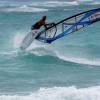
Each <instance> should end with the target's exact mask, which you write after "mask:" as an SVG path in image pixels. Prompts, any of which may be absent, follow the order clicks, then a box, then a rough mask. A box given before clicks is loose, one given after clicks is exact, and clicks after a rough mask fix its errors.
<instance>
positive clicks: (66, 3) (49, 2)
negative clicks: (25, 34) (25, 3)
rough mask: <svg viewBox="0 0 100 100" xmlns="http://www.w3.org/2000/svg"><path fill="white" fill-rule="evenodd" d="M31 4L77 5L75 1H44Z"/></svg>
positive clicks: (48, 5) (49, 5)
mask: <svg viewBox="0 0 100 100" xmlns="http://www.w3.org/2000/svg"><path fill="white" fill-rule="evenodd" d="M31 5H33V6H43V7H59V6H60V7H63V6H71V5H78V3H77V1H73V2H67V1H63V2H62V1H45V2H38V3H33V4H31Z"/></svg>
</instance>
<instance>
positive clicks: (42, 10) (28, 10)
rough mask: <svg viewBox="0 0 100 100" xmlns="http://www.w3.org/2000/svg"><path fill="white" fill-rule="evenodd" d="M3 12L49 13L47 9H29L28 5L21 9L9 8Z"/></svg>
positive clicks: (20, 7)
mask: <svg viewBox="0 0 100 100" xmlns="http://www.w3.org/2000/svg"><path fill="white" fill-rule="evenodd" d="M1 11H6V12H44V11H48V9H45V8H38V7H29V6H27V5H22V6H19V7H16V6H15V7H8V8H3V9H1Z"/></svg>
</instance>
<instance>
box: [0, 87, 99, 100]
mask: <svg viewBox="0 0 100 100" xmlns="http://www.w3.org/2000/svg"><path fill="white" fill-rule="evenodd" d="M0 100H100V86H94V87H88V88H76V87H75V86H71V87H53V88H40V89H39V90H38V91H35V92H33V93H31V94H30V95H1V96H0Z"/></svg>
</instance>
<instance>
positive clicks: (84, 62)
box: [55, 51, 100, 66]
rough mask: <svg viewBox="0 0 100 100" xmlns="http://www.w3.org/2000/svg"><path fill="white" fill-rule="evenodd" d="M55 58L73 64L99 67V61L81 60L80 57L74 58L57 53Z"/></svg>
mask: <svg viewBox="0 0 100 100" xmlns="http://www.w3.org/2000/svg"><path fill="white" fill-rule="evenodd" d="M55 53H56V55H57V57H58V58H60V59H62V60H65V61H69V62H74V63H79V64H88V65H97V66H100V59H92V60H91V59H87V58H82V57H78V56H75V57H74V55H71V56H69V55H63V54H60V53H59V52H57V51H56V52H55Z"/></svg>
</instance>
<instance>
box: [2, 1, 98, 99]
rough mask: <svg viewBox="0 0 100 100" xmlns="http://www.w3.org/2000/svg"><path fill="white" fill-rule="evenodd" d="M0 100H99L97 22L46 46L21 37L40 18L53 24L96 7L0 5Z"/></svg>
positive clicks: (47, 3) (54, 3) (52, 3)
mask: <svg viewBox="0 0 100 100" xmlns="http://www.w3.org/2000/svg"><path fill="white" fill-rule="evenodd" d="M0 2H1V3H0V100H100V22H97V23H94V24H92V25H90V26H88V27H86V28H84V29H82V30H80V31H77V32H75V33H74V34H71V35H68V36H65V37H63V38H61V39H58V40H57V41H55V42H53V43H52V44H44V43H41V42H39V41H36V40H35V41H34V42H33V43H32V44H31V46H30V47H29V48H28V49H27V50H25V51H22V50H20V49H19V47H20V44H21V41H22V40H23V37H24V36H25V35H26V34H27V33H28V32H29V31H30V28H31V25H32V24H33V23H35V22H36V21H37V20H39V19H40V18H41V17H42V16H43V15H47V23H50V22H58V21H60V20H62V19H65V18H67V17H69V16H71V15H74V14H77V13H80V12H82V11H86V10H90V9H93V8H100V4H98V3H97V2H96V3H95V4H92V3H91V4H87V5H86V4H85V5H84V4H78V3H77V2H76V1H73V2H66V1H63V2H61V1H45V2H43V1H39V0H38V1H34V2H32V1H29V2H16V3H15V2H12V1H11V2H6V1H4V2H3V1H0Z"/></svg>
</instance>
